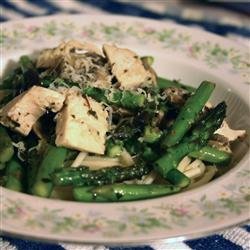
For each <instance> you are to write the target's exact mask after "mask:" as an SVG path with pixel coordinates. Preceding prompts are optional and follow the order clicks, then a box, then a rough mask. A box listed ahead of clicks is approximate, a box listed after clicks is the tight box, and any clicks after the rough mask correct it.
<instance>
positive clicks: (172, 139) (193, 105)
mask: <svg viewBox="0 0 250 250" xmlns="http://www.w3.org/2000/svg"><path fill="white" fill-rule="evenodd" d="M214 87H215V85H214V84H213V83H211V82H208V81H204V82H202V83H201V85H200V86H199V88H198V89H197V90H196V92H195V93H194V95H192V96H190V97H189V99H188V100H187V101H186V103H185V105H184V106H183V107H182V109H181V111H180V113H179V115H178V116H177V118H176V120H175V122H174V124H173V126H172V129H171V130H170V132H169V133H168V134H167V136H166V137H165V138H164V139H163V141H162V146H163V147H164V148H167V147H171V146H173V145H175V144H177V143H179V142H180V141H181V139H182V138H183V136H184V135H185V134H186V132H187V131H188V130H189V129H190V128H191V126H192V125H193V124H194V123H195V121H196V120H197V118H198V116H199V113H200V111H201V110H202V108H203V107H204V105H205V103H206V102H207V100H208V99H209V97H210V95H211V93H212V91H213V90H214Z"/></svg>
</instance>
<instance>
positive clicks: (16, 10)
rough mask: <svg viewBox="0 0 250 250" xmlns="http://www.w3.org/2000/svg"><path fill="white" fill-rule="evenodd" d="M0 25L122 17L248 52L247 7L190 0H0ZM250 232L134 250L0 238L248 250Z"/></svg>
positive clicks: (11, 243) (27, 249) (37, 245)
mask: <svg viewBox="0 0 250 250" xmlns="http://www.w3.org/2000/svg"><path fill="white" fill-rule="evenodd" d="M0 8H1V9H0V11H1V15H0V22H5V21H9V20H18V19H23V18H28V17H34V16H44V15H53V14H60V13H62V14H65V13H67V14H76V13H85V14H99V13H100V14H108V13H112V14H123V15H130V16H141V17H149V18H154V19H158V20H164V19H165V20H172V21H174V22H177V23H180V24H184V25H189V26H196V27H197V26H199V27H201V28H203V29H205V30H208V31H210V32H213V33H216V34H219V35H222V36H227V37H228V38H229V39H233V40H235V41H237V42H239V43H243V44H245V45H246V46H249V49H250V40H249V38H250V18H249V16H250V2H249V1H245V3H243V2H242V1H241V2H232V1H198V0H197V1H194V0H193V1H188V0H165V1H164V0H134V1H132V0H131V1H126V0H85V1H84V0H1V1H0ZM249 232H250V226H249V225H245V226H239V227H235V228H232V229H229V230H226V231H223V232H220V233H218V234H215V235H211V236H208V237H205V238H200V239H196V240H188V241H185V242H183V243H173V244H163V243H154V244H151V245H145V246H134V247H131V246H129V247H124V246H123V247H119V246H117V247H107V246H90V245H75V244H64V243H61V244H48V243H42V242H34V241H29V240H23V239H18V238H13V237H7V236H2V237H1V236H0V249H1V250H14V249H15V250H16V249H18V250H43V249H47V250H63V249H67V250H109V249H110V250H132V249H133V250H151V249H152V250H154V249H157V250H166V249H171V250H172V249H173V250H174V249H183V250H184V249H196V250H210V249H216V250H217V249H218V250H219V249H227V250H236V249H248V250H250V234H249Z"/></svg>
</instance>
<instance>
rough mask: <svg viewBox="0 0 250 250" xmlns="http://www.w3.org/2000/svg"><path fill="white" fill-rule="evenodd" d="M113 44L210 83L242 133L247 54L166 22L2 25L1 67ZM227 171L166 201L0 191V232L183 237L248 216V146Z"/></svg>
mask: <svg viewBox="0 0 250 250" xmlns="http://www.w3.org/2000/svg"><path fill="white" fill-rule="evenodd" d="M71 38H73V39H78V40H82V41H86V40H88V41H91V42H94V43H97V44H100V45H101V44H103V43H105V42H107V43H116V44H118V45H119V46H125V47H127V48H130V49H132V50H135V51H137V52H138V53H139V54H140V55H153V56H154V57H155V64H154V67H155V69H156V71H157V73H159V75H161V76H166V77H169V78H176V79H182V80H183V82H185V83H188V84H191V85H194V86H197V85H198V84H199V83H200V82H201V81H202V80H205V79H206V80H211V81H215V82H216V83H217V87H216V90H215V93H214V94H213V100H212V101H213V102H219V101H221V100H226V101H227V103H228V106H229V108H228V121H229V123H230V124H231V125H232V126H233V127H234V128H237V129H249V128H250V126H249V125H250V115H249V85H248V84H247V79H249V78H247V77H249V75H247V73H249V61H248V60H249V54H248V49H247V48H244V47H241V46H239V45H237V44H234V43H232V42H230V41H228V40H226V39H223V38H221V37H218V36H215V35H212V34H210V33H207V32H204V31H201V30H198V29H194V28H187V27H183V26H179V25H176V24H172V23H169V22H158V21H153V20H149V19H141V18H131V17H124V16H90V15H89V16H88V15H79V16H78V15H77V16H52V17H45V18H35V19H27V20H23V21H18V22H10V23H4V24H3V34H2V37H1V40H0V42H1V45H2V49H3V68H5V66H6V65H7V64H8V65H10V64H11V63H10V60H17V59H18V58H19V56H20V55H23V54H31V53H34V52H36V51H39V50H41V49H43V48H47V47H54V46H56V45H58V43H59V42H60V41H62V40H67V39H71ZM235 155H236V157H235V163H234V165H235V167H234V168H233V169H232V170H230V171H229V172H228V173H227V174H225V175H223V176H222V177H220V178H218V179H216V180H214V181H212V182H211V183H209V184H207V185H205V186H203V187H200V188H197V189H194V190H191V191H187V192H184V193H180V194H176V195H173V196H168V197H163V198H157V199H151V200H145V201H136V202H124V203H112V204H111V203H110V204H108V203H106V204H94V203H92V204H90V203H88V204H87V203H77V202H66V201H59V200H49V199H43V198H37V197H34V196H30V195H27V194H22V193H17V192H13V191H10V190H6V189H5V188H1V208H0V209H1V210H0V213H1V215H2V217H1V219H2V221H1V222H2V223H1V227H2V228H1V229H2V230H3V232H4V233H6V234H14V235H20V236H24V237H31V238H39V239H44V240H60V241H72V242H82V243H106V244H115V243H119V244H122V243H135V242H136V243H139V242H141V243H145V242H149V241H152V240H158V239H165V240H166V241H167V242H172V241H173V240H174V241H177V240H185V239H187V238H192V237H195V236H198V235H204V234H207V233H212V232H215V231H217V230H221V229H223V228H226V227H229V226H233V225H236V224H239V223H242V222H244V221H246V220H247V219H248V217H249V203H248V202H249V200H250V194H249V183H248V180H249V179H248V178H249V175H250V170H249V147H248V146H247V143H246V141H245V142H242V143H240V144H239V145H237V147H236V151H235Z"/></svg>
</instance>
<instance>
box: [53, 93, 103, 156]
mask: <svg viewBox="0 0 250 250" xmlns="http://www.w3.org/2000/svg"><path fill="white" fill-rule="evenodd" d="M107 119H108V113H107V111H105V110H104V106H103V105H102V104H100V103H98V102H96V101H95V100H93V99H91V98H90V97H88V98H87V97H85V98H84V97H82V95H81V94H80V92H77V91H73V90H70V91H69V93H68V95H67V97H66V102H65V106H64V108H63V109H62V110H61V111H60V112H59V113H58V117H57V125H56V135H57V137H56V145H57V146H63V147H67V148H71V149H76V150H79V151H88V152H91V153H96V154H104V151H105V136H106V132H107V131H108V121H107Z"/></svg>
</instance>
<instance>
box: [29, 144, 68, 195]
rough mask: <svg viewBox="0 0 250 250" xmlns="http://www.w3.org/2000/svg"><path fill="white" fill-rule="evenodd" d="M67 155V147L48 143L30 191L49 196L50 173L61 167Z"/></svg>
mask: <svg viewBox="0 0 250 250" xmlns="http://www.w3.org/2000/svg"><path fill="white" fill-rule="evenodd" d="M66 156H67V149H66V148H61V147H54V146H51V145H49V146H48V148H47V150H46V152H45V154H44V156H43V160H42V161H41V163H40V165H39V168H38V172H37V174H36V177H35V182H34V184H33V186H32V187H31V193H32V194H34V195H37V196H42V197H49V196H50V194H51V192H52V189H53V184H52V182H51V181H50V178H51V174H52V173H53V172H54V171H55V170H57V169H60V168H62V167H63V163H64V160H65V159H66Z"/></svg>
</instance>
